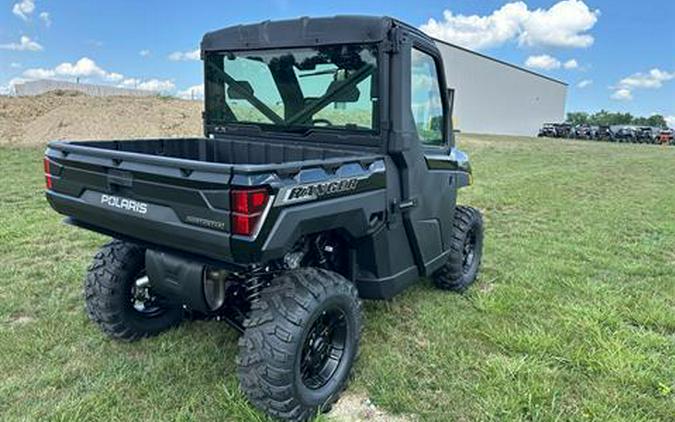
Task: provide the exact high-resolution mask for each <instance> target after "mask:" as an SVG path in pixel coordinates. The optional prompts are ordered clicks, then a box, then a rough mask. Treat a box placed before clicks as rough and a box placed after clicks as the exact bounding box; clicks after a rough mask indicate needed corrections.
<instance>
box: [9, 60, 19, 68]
mask: <svg viewBox="0 0 675 422" xmlns="http://www.w3.org/2000/svg"><path fill="white" fill-rule="evenodd" d="M9 67H11V68H12V69H21V63H17V62H12V63H10V64H9Z"/></svg>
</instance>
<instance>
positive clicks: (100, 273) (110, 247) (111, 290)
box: [84, 240, 183, 341]
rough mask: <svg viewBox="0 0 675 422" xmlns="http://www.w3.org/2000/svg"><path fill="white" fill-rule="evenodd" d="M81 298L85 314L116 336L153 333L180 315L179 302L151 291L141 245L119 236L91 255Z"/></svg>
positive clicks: (173, 323) (128, 338) (127, 337)
mask: <svg viewBox="0 0 675 422" xmlns="http://www.w3.org/2000/svg"><path fill="white" fill-rule="evenodd" d="M84 298H85V305H86V309H87V314H88V315H89V318H90V319H91V320H92V321H94V322H95V323H96V324H97V325H98V326H99V327H100V328H101V330H103V332H105V333H106V334H107V335H109V336H110V337H112V338H115V339H118V340H125V341H133V340H138V339H140V338H143V337H150V336H154V335H157V334H159V333H161V332H163V331H166V330H167V329H169V328H171V327H174V326H176V325H178V324H179V323H180V322H181V320H182V318H183V308H182V306H180V305H177V304H169V303H167V302H166V301H163V300H162V299H161V298H159V297H157V296H156V295H154V294H153V292H152V288H151V285H150V280H149V279H148V276H147V275H146V273H145V249H143V248H141V247H139V246H137V245H134V244H131V243H126V242H123V241H120V240H113V241H111V242H108V243H107V244H105V245H104V246H103V247H102V248H101V249H100V250H99V251H98V253H97V254H96V255H95V256H94V260H93V262H92V263H91V265H90V266H89V268H88V272H87V277H86V279H85V283H84Z"/></svg>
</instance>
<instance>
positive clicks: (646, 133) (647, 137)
mask: <svg viewBox="0 0 675 422" xmlns="http://www.w3.org/2000/svg"><path fill="white" fill-rule="evenodd" d="M658 132H659V130H658V128H653V127H651V126H640V127H638V128H636V130H635V138H636V141H637V142H638V143H640V144H655V143H657V141H658Z"/></svg>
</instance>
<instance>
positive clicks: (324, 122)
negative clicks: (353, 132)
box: [312, 119, 333, 126]
mask: <svg viewBox="0 0 675 422" xmlns="http://www.w3.org/2000/svg"><path fill="white" fill-rule="evenodd" d="M317 123H318V124H322V125H326V126H333V123H331V121H330V120H328V119H313V120H312V126H314V125H316V124H317Z"/></svg>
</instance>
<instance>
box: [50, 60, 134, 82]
mask: <svg viewBox="0 0 675 422" xmlns="http://www.w3.org/2000/svg"><path fill="white" fill-rule="evenodd" d="M54 73H55V74H56V75H59V76H70V77H76V78H100V79H103V80H106V81H112V82H116V81H120V80H122V79H123V78H124V76H123V75H121V74H119V73H116V72H107V71H105V70H103V69H101V68H100V67H99V66H98V65H97V64H96V62H95V61H93V60H92V59H90V58H89V57H82V58H81V59H80V60H78V61H77V62H75V64H72V63H68V62H65V63H61V64H60V65H58V66H56V67H55V68H54Z"/></svg>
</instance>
